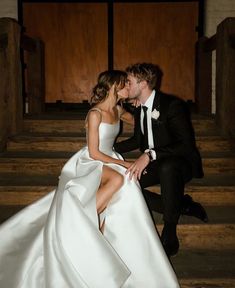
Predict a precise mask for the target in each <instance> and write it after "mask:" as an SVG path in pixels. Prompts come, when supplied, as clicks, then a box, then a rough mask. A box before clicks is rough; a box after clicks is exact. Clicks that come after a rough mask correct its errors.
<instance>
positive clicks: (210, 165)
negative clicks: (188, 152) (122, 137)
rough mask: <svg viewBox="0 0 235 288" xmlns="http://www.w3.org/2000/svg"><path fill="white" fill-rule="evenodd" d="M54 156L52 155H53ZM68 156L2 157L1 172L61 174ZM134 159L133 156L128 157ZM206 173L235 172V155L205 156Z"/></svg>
mask: <svg viewBox="0 0 235 288" xmlns="http://www.w3.org/2000/svg"><path fill="white" fill-rule="evenodd" d="M51 156H52V155H51ZM67 159H68V158H51V157H50V158H0V173H1V172H2V173H9V172H11V173H28V174H29V175H30V174H57V175H59V174H60V171H61V169H62V167H63V166H64V164H65V163H66V161H67ZM127 160H129V161H132V160H133V158H127ZM202 162H203V167H204V172H205V174H215V173H225V172H226V173H235V157H234V156H233V157H231V158H214V157H210V158H204V159H203V160H202Z"/></svg>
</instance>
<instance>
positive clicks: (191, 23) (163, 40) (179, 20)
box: [114, 2, 198, 101]
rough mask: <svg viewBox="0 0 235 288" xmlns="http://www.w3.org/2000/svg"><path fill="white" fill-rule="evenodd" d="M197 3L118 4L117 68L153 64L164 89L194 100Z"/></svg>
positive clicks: (116, 30) (116, 6) (115, 49)
mask: <svg viewBox="0 0 235 288" xmlns="http://www.w3.org/2000/svg"><path fill="white" fill-rule="evenodd" d="M197 21H198V3H197V2H188V3H186V2H177V3H135V4H131V3H115V4H114V66H115V67H116V68H125V67H126V66H128V65H129V64H133V63H135V62H153V63H155V64H158V65H159V66H160V68H161V69H162V71H163V79H162V86H161V90H163V91H165V92H168V93H173V94H175V95H178V96H179V97H180V98H183V99H186V100H193V101H194V81H195V79H194V77H195V75H194V74H195V71H194V70H195V63H194V62H195V42H196V41H197V32H196V30H195V28H196V26H197Z"/></svg>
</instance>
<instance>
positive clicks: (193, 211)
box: [181, 194, 208, 223]
mask: <svg viewBox="0 0 235 288" xmlns="http://www.w3.org/2000/svg"><path fill="white" fill-rule="evenodd" d="M181 214H182V215H187V216H194V217H196V218H198V219H200V220H201V221H203V222H205V223H207V222H208V216H207V214H206V210H205V209H204V208H203V207H202V205H201V204H200V203H198V202H194V201H193V199H192V197H191V196H189V195H188V194H185V195H184V199H183V208H182V211H181Z"/></svg>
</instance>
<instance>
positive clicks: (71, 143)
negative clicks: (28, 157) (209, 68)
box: [7, 134, 235, 152]
mask: <svg viewBox="0 0 235 288" xmlns="http://www.w3.org/2000/svg"><path fill="white" fill-rule="evenodd" d="M124 139H126V137H120V138H119V139H118V141H121V140H124ZM85 145H86V139H85V136H84V137H81V136H80V137H66V136H64V137H63V136H62V135H60V136H57V137H56V136H53V135H52V134H51V136H48V135H47V136H43V135H40V134H39V135H38V136H35V135H20V136H16V137H11V139H9V141H8V143H7V150H8V151H54V152H56V151H57V152H59V151H68V152H76V151H78V150H79V149H81V148H82V147H83V146H85ZM197 146H198V148H199V150H200V151H201V152H220V151H224V152H228V151H231V150H234V151H235V144H234V142H233V141H232V140H230V139H224V138H221V137H219V136H210V137H208V136H204V137H203V136H201V137H197Z"/></svg>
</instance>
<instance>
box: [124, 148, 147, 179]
mask: <svg viewBox="0 0 235 288" xmlns="http://www.w3.org/2000/svg"><path fill="white" fill-rule="evenodd" d="M149 162H150V159H149V156H148V155H147V154H146V153H144V154H142V155H141V156H140V157H139V158H138V159H137V160H136V161H135V162H134V163H133V164H132V165H131V166H130V167H129V168H128V169H127V170H126V174H128V173H129V179H130V180H131V179H132V177H134V179H135V180H137V179H138V180H140V177H141V174H142V172H143V171H144V170H145V168H146V167H147V166H148V164H149Z"/></svg>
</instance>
